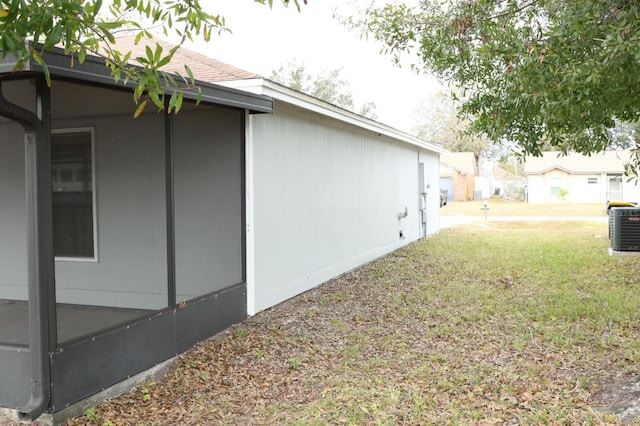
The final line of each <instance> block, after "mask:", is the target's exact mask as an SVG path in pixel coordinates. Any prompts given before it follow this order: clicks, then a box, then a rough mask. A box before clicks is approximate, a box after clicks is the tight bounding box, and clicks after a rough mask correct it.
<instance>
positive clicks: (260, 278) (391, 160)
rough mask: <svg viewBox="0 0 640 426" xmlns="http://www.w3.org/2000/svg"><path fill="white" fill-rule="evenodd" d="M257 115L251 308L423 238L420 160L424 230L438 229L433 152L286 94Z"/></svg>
mask: <svg viewBox="0 0 640 426" xmlns="http://www.w3.org/2000/svg"><path fill="white" fill-rule="evenodd" d="M251 123H252V126H251V132H252V138H253V141H252V165H253V167H252V169H253V170H252V173H253V184H252V187H253V188H252V190H253V218H254V223H253V229H252V231H253V244H254V253H253V257H254V265H253V269H254V272H253V275H254V277H255V278H254V280H255V282H254V283H253V286H254V288H253V289H252V290H249V294H250V295H252V296H250V300H249V301H248V306H249V308H248V310H249V313H255V312H258V311H260V310H263V309H266V308H268V307H270V306H273V305H275V304H277V303H279V302H282V301H283V300H286V299H289V298H291V297H293V296H295V295H296V294H299V293H302V292H304V291H306V290H308V289H310V288H312V287H315V286H316V285H318V284H320V283H322V282H324V281H326V280H328V279H330V278H333V277H335V276H337V275H339V274H341V273H344V272H346V271H349V270H350V269H353V268H355V267H357V266H359V265H361V264H363V263H365V262H367V261H370V260H372V259H375V258H377V257H379V256H381V255H383V254H385V253H388V252H390V251H392V250H394V249H397V248H398V247H401V246H403V245H405V244H408V243H409V242H411V241H415V240H417V239H418V238H420V237H421V224H420V215H419V211H418V209H419V206H418V203H419V188H418V184H419V179H418V169H419V163H420V162H423V163H424V164H425V167H424V169H425V186H427V185H429V189H428V190H427V197H428V201H427V234H431V233H434V232H436V231H437V230H438V229H439V211H438V206H439V204H438V199H439V192H438V176H439V170H438V158H437V155H435V156H433V155H430V154H428V153H427V152H426V151H422V150H420V149H418V148H413V147H409V146H408V145H404V144H400V143H397V142H395V141H393V140H392V139H391V138H389V137H386V136H380V135H378V134H376V133H373V132H368V131H364V130H358V129H357V128H355V127H354V126H348V125H346V124H341V123H340V122H339V121H337V120H333V119H330V118H327V117H323V116H321V115H319V114H315V113H311V112H301V110H300V109H297V108H295V107H292V106H289V105H287V104H285V103H282V102H280V103H278V102H277V103H276V109H275V113H274V114H273V115H269V116H266V115H265V116H252V117H251ZM405 208H406V210H407V216H406V217H405V218H402V219H400V218H399V215H400V214H401V213H403V212H404V211H405ZM401 233H402V237H401V236H400V234H401ZM249 286H250V287H251V283H250V284H249Z"/></svg>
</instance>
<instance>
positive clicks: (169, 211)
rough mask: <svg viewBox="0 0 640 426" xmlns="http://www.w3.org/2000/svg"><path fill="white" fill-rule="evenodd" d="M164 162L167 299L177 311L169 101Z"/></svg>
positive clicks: (171, 114) (171, 136) (166, 107)
mask: <svg viewBox="0 0 640 426" xmlns="http://www.w3.org/2000/svg"><path fill="white" fill-rule="evenodd" d="M164 110H165V115H164V161H165V180H166V183H165V188H166V203H167V207H166V215H167V298H168V306H169V307H170V308H173V309H175V307H176V306H177V300H176V297H177V296H176V244H175V200H174V175H173V171H174V155H173V135H174V132H173V117H174V114H173V113H170V112H168V111H169V100H168V99H165V103H164Z"/></svg>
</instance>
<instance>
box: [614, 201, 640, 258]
mask: <svg viewBox="0 0 640 426" xmlns="http://www.w3.org/2000/svg"><path fill="white" fill-rule="evenodd" d="M609 239H610V240H611V250H613V251H614V252H640V208H636V207H613V208H611V209H610V210H609Z"/></svg>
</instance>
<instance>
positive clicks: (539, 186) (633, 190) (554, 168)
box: [524, 151, 640, 203]
mask: <svg viewBox="0 0 640 426" xmlns="http://www.w3.org/2000/svg"><path fill="white" fill-rule="evenodd" d="M629 158H630V154H629V152H628V151H606V152H603V153H599V154H593V155H591V156H586V155H582V154H576V153H569V154H568V155H562V154H561V153H560V152H551V151H547V152H543V153H542V156H540V157H527V158H526V161H525V164H524V174H525V175H526V177H527V180H528V199H529V202H530V203H547V202H558V201H563V200H564V201H569V202H579V203H605V202H607V201H614V200H625V201H638V200H640V187H639V186H638V185H636V183H635V182H634V181H631V182H628V181H627V179H626V178H625V176H624V164H625V163H626V162H628V161H629Z"/></svg>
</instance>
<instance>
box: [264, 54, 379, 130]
mask: <svg viewBox="0 0 640 426" xmlns="http://www.w3.org/2000/svg"><path fill="white" fill-rule="evenodd" d="M341 74H342V69H341V68H338V69H334V70H330V71H324V72H321V73H320V74H317V75H313V74H311V73H309V72H308V71H307V68H306V66H305V65H304V63H299V62H297V61H289V62H287V63H286V64H284V65H281V66H280V67H279V68H278V69H274V70H272V71H271V76H270V78H271V80H273V81H275V82H277V83H280V84H283V85H285V86H287V87H289V88H291V89H294V90H297V91H299V92H302V93H306V94H307V95H311V96H313V97H316V98H318V99H322V100H323V101H326V102H329V103H330V104H333V105H336V106H339V107H341V108H344V109H347V110H349V111H355V112H357V113H358V114H360V115H362V116H364V117H368V118H371V119H374V120H375V119H376V104H375V103H374V102H367V103H365V104H363V105H360V106H359V107H358V108H356V105H355V102H354V100H353V95H352V93H351V89H350V85H351V84H350V83H349V81H348V80H346V79H344V78H343V77H342V75H341ZM356 110H357V111H356Z"/></svg>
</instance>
